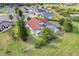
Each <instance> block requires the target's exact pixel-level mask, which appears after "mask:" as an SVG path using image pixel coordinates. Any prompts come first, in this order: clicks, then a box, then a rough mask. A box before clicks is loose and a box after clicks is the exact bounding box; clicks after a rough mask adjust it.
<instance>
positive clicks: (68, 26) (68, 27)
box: [64, 19, 73, 32]
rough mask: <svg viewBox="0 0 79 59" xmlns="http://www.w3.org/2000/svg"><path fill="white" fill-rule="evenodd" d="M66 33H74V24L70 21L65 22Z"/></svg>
mask: <svg viewBox="0 0 79 59" xmlns="http://www.w3.org/2000/svg"><path fill="white" fill-rule="evenodd" d="M64 31H66V32H72V31H73V25H72V22H71V21H70V20H68V19H67V20H65V22H64Z"/></svg>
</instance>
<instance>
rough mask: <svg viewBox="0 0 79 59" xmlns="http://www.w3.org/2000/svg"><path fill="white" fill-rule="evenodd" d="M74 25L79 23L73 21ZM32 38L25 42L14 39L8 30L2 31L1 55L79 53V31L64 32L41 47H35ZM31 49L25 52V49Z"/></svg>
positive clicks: (0, 36) (0, 34) (0, 41)
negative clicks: (58, 37)
mask: <svg viewBox="0 0 79 59" xmlns="http://www.w3.org/2000/svg"><path fill="white" fill-rule="evenodd" d="M73 24H74V26H76V27H77V28H78V27H79V23H77V22H73ZM31 40H32V39H30V40H28V41H27V42H23V41H21V40H16V41H14V40H12V38H11V37H10V36H9V34H8V32H5V33H0V55H16V56H18V55H21V56H22V55H30V56H36V55H39V56H40V55H41V56H42V55H43V56H46V55H47V56H50V55H51V56H52V55H79V33H75V32H73V33H64V34H63V36H61V37H60V39H56V40H54V41H51V42H50V43H49V44H47V45H46V46H45V47H43V48H41V49H34V45H33V44H32V43H31ZM28 48H30V49H31V50H30V51H28V52H26V53H24V52H23V49H28Z"/></svg>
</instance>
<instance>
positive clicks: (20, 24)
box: [18, 10, 28, 41]
mask: <svg viewBox="0 0 79 59" xmlns="http://www.w3.org/2000/svg"><path fill="white" fill-rule="evenodd" d="M18 15H19V20H18V32H19V37H20V38H21V39H22V40H23V41H26V40H27V37H28V32H27V29H26V27H25V22H24V15H23V13H22V11H21V10H19V13H18Z"/></svg>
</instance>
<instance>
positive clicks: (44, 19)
mask: <svg viewBox="0 0 79 59" xmlns="http://www.w3.org/2000/svg"><path fill="white" fill-rule="evenodd" d="M37 20H39V21H40V22H48V19H47V18H40V19H37Z"/></svg>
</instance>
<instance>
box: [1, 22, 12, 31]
mask: <svg viewBox="0 0 79 59" xmlns="http://www.w3.org/2000/svg"><path fill="white" fill-rule="evenodd" d="M11 27H12V22H9V21H1V22H0V31H1V32H5V31H7V30H8V29H10V28H11Z"/></svg>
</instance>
